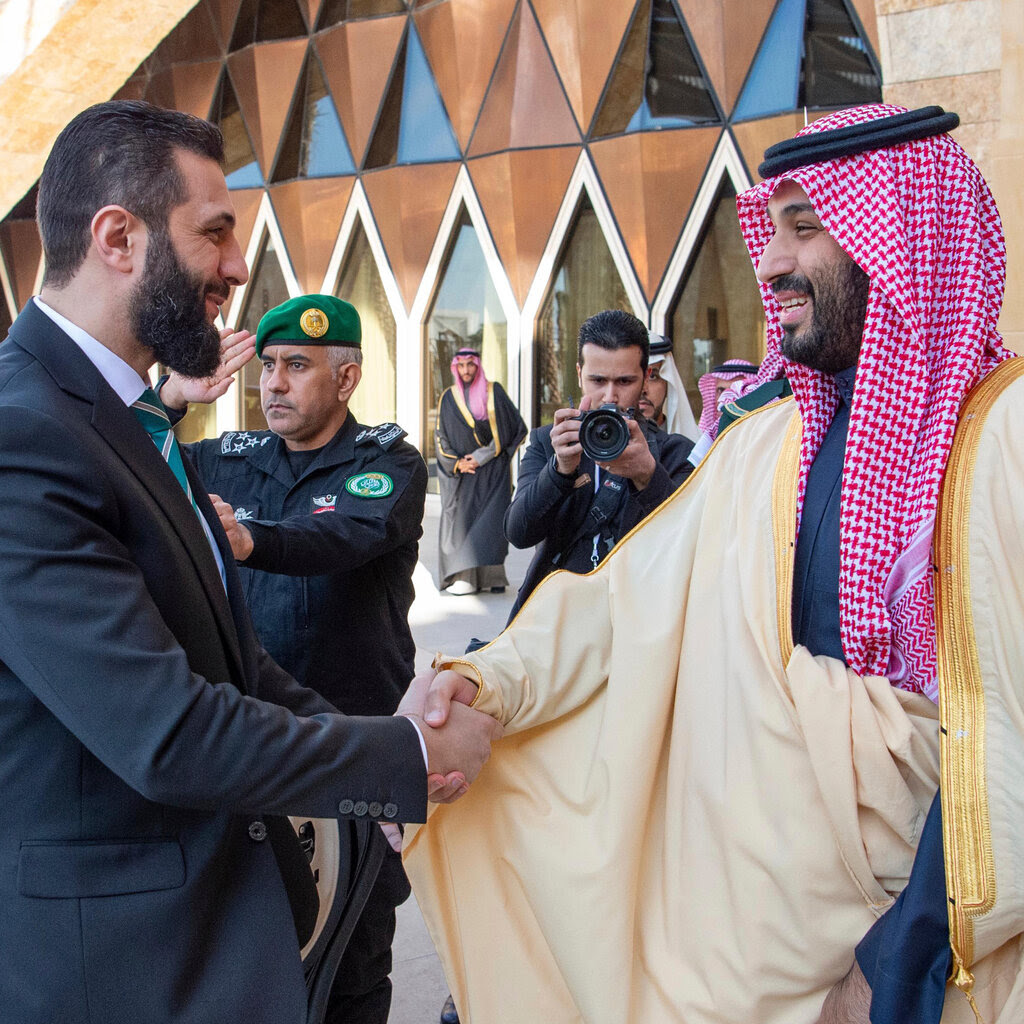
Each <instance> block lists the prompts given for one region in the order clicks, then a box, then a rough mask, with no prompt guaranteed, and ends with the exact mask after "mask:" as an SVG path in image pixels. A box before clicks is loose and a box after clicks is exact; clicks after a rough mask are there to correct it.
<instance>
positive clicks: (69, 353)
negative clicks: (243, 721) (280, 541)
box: [10, 302, 244, 680]
mask: <svg viewBox="0 0 1024 1024" xmlns="http://www.w3.org/2000/svg"><path fill="white" fill-rule="evenodd" d="M10 338H11V339H12V340H13V341H15V342H16V343H17V344H18V345H20V346H21V347H22V348H24V349H25V350H26V351H27V352H29V353H30V354H32V355H33V356H34V357H35V358H36V359H37V360H39V362H40V363H41V364H42V365H43V366H44V367H45V368H46V370H47V372H48V373H49V374H50V375H51V376H52V377H53V378H54V380H55V381H56V382H57V384H58V385H59V386H60V387H61V388H62V389H63V390H64V391H66V392H67V393H69V394H71V395H74V396H76V397H77V398H80V399H82V400H83V401H85V402H86V403H88V404H89V405H90V406H91V414H85V416H84V418H85V419H86V420H87V421H88V426H91V427H92V428H93V429H94V430H95V431H96V432H97V433H98V434H99V435H100V436H101V437H102V438H103V439H104V441H105V442H106V443H107V444H108V445H109V446H110V448H111V449H112V450H113V451H114V452H115V453H116V455H117V456H118V457H119V458H120V459H121V460H122V461H123V462H124V464H125V465H126V466H127V468H128V470H129V471H130V472H131V473H132V475H133V476H135V477H136V479H138V480H139V481H140V483H141V484H142V485H143V487H145V489H146V490H147V491H148V492H149V494H150V495H151V496H152V498H153V500H154V501H155V502H156V504H157V505H158V506H159V508H160V509H161V511H162V512H163V514H164V515H165V516H166V518H167V520H168V522H169V523H170V524H171V526H172V528H173V529H174V532H175V533H176V534H177V536H178V538H179V540H180V541H181V546H182V548H183V549H184V556H185V557H187V559H188V561H189V563H190V564H191V565H192V567H193V569H194V570H195V572H196V574H197V575H198V576H199V579H200V581H201V582H202V586H203V590H204V592H205V594H206V597H207V600H208V601H209V603H210V607H211V609H212V611H213V615H214V617H215V619H216V621H217V625H218V627H219V629H220V633H221V636H222V637H223V639H224V641H225V647H226V649H227V651H228V652H229V655H230V657H231V659H232V660H233V661H234V663H235V668H236V670H237V678H238V679H239V680H242V679H243V678H244V674H243V665H242V658H241V653H240V651H239V646H238V637H237V632H236V628H235V622H234V619H233V617H232V614H231V608H230V606H229V604H228V600H227V596H226V595H225V593H224V586H223V584H222V582H221V578H220V573H219V572H218V570H217V562H216V560H215V559H214V557H213V552H212V551H211V550H210V545H209V542H208V541H207V539H206V534H205V532H204V531H203V528H202V526H201V524H200V523H199V520H198V519H197V518H196V514H195V511H194V510H193V508H192V506H191V504H190V503H189V500H188V497H187V495H186V494H185V492H184V490H182V488H181V485H180V484H179V483H178V481H177V480H176V479H175V476H174V473H173V472H172V471H171V468H170V467H169V466H168V465H167V463H166V462H165V461H164V459H163V456H162V455H161V454H160V452H158V451H157V449H156V445H154V444H153V441H152V439H151V438H150V437H149V435H148V434H147V433H146V431H145V430H144V429H143V428H142V425H141V424H140V423H139V421H138V420H137V419H136V418H135V415H134V414H133V413H132V411H131V409H129V408H128V407H127V406H126V405H125V404H124V402H122V401H121V399H120V398H118V396H117V395H116V394H115V393H114V391H113V389H112V388H111V387H110V385H109V384H107V382H106V381H105V380H104V379H103V377H102V375H101V374H100V372H99V371H98V370H97V369H96V367H95V366H93V364H92V363H91V362H90V361H89V359H88V358H87V357H86V356H85V354H84V353H83V352H82V351H81V349H79V347H78V346H77V345H76V344H75V343H74V342H73V341H72V340H71V339H70V338H69V337H68V336H67V335H66V334H65V333H64V332H63V331H62V330H61V329H60V328H59V327H58V326H57V325H56V324H55V323H54V322H53V321H52V320H51V319H50V318H49V317H48V316H46V314H45V313H42V312H41V311H40V310H39V309H38V308H36V306H35V304H34V303H32V302H29V304H28V305H27V306H26V307H25V309H24V311H23V312H22V313H21V315H20V316H19V317H18V319H17V321H16V322H15V324H14V326H13V327H12V328H11V334H10ZM83 412H84V410H83ZM88 426H87V424H86V423H84V422H83V424H82V429H88ZM185 461H186V465H187V466H188V460H187V459H186V460H185ZM189 468H191V466H189ZM186 472H187V470H186ZM190 482H191V483H192V488H193V491H194V492H197V493H196V501H197V503H198V501H199V498H200V496H202V497H204V498H205V488H204V487H203V484H202V483H201V482H200V481H198V479H197V478H196V477H195V474H194V471H193V473H192V474H191V476H190ZM205 504H206V507H207V508H208V509H209V511H210V513H211V514H213V510H212V506H210V503H209V500H208V499H206V501H205ZM213 522H214V523H216V525H215V526H214V527H213V533H214V536H215V537H216V536H218V534H219V532H220V525H219V523H217V520H216V516H215V515H214V516H213ZM228 558H229V559H230V558H231V555H230V552H228ZM226 561H227V560H226Z"/></svg>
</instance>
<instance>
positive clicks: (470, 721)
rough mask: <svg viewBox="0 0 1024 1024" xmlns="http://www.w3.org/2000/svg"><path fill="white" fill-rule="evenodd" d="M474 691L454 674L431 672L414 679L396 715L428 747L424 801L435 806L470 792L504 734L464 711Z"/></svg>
mask: <svg viewBox="0 0 1024 1024" xmlns="http://www.w3.org/2000/svg"><path fill="white" fill-rule="evenodd" d="M476 691H477V687H476V683H474V682H472V681H471V680H469V679H467V678H466V677H465V676H462V675H459V673H458V672H452V671H450V670H449V671H445V672H434V671H433V670H430V671H427V672H423V673H421V674H420V675H418V676H416V677H415V678H414V679H413V681H412V683H410V684H409V689H408V690H407V691H406V694H405V696H404V697H403V698H402V702H401V704H399V705H398V710H397V711H396V712H395V714H396V715H404V716H405V717H406V718H411V719H412V720H413V721H414V722H415V723H416V724H417V725H418V726H419V729H420V733H421V734H422V736H423V741H424V743H425V744H426V747H427V796H428V797H429V799H430V800H431V801H432V802H434V803H443V804H447V803H452V802H453V801H455V800H457V799H458V798H459V797H460V796H462V795H463V794H464V793H465V792H466V790H468V789H469V784H470V783H471V782H472V781H473V780H474V779H475V778H476V777H477V775H478V774H479V773H480V769H481V768H482V767H483V766H484V762H485V761H486V760H487V758H488V757H490V754H491V744H492V743H493V742H494V741H495V740H498V739H501V736H502V733H503V732H504V730H503V729H502V727H501V724H500V723H499V722H497V721H495V719H493V718H491V716H490V715H485V714H483V713H482V712H480V711H474V710H473V709H472V708H470V707H469V706H468V705H469V704H470V702H471V701H472V700H473V698H474V697H475V696H476Z"/></svg>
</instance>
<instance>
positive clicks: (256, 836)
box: [249, 821, 267, 843]
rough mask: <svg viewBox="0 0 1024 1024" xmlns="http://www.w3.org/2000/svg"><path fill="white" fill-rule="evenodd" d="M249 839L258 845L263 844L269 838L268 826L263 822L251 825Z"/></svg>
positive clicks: (255, 822)
mask: <svg viewBox="0 0 1024 1024" xmlns="http://www.w3.org/2000/svg"><path fill="white" fill-rule="evenodd" d="M249 838H250V839H251V840H253V842H256V843H262V842H263V840H264V839H266V838H267V826H266V825H264V824H263V822H262V821H253V822H250V823H249Z"/></svg>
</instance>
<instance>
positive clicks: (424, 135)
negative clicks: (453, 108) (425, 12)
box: [366, 23, 461, 168]
mask: <svg viewBox="0 0 1024 1024" xmlns="http://www.w3.org/2000/svg"><path fill="white" fill-rule="evenodd" d="M460 156H461V152H460V150H459V145H458V143H457V142H456V141H455V133H454V132H453V131H452V125H451V122H450V121H449V120H448V112H447V111H446V110H445V108H444V103H443V101H442V100H441V93H440V92H439V91H438V88H437V83H436V82H435V81H434V74H433V72H432V71H431V70H430V64H429V63H428V61H427V55H426V54H425V53H424V52H423V45H422V43H420V37H419V35H418V34H417V32H416V29H415V27H414V26H413V25H412V24H411V23H410V25H409V29H408V31H407V33H406V36H405V39H404V41H403V42H402V46H401V48H400V50H399V52H398V60H397V61H396V63H395V70H394V73H393V74H392V76H391V82H390V84H389V85H388V91H387V96H386V98H385V100H384V105H383V107H382V109H381V114H380V120H379V122H378V124H377V128H376V130H375V131H374V133H373V139H372V140H371V142H370V149H369V152H368V153H367V156H366V167H367V168H372V167H388V166H390V165H391V164H420V163H433V162H437V161H440V160H458V159H459V157H460Z"/></svg>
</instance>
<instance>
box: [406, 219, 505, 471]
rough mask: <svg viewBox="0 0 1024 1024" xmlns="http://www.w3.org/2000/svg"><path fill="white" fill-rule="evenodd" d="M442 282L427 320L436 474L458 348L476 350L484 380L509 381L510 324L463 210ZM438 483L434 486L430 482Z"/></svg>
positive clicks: (429, 443)
mask: <svg viewBox="0 0 1024 1024" xmlns="http://www.w3.org/2000/svg"><path fill="white" fill-rule="evenodd" d="M443 266H444V270H443V271H442V274H441V286H440V288H438V291H437V296H436V297H435V299H434V304H433V306H432V307H431V310H430V315H429V317H428V318H427V395H426V403H427V435H426V449H427V460H428V465H430V469H431V476H433V475H434V474H435V473H436V469H435V467H434V464H433V458H434V428H435V427H436V426H437V403H438V402H439V401H440V400H441V395H442V394H443V393H444V391H445V389H446V388H448V387H450V386H451V384H452V372H451V362H452V358H453V357H454V355H455V353H456V352H458V350H459V349H460V348H464V347H465V348H473V349H476V350H477V351H478V352H479V353H480V358H481V361H482V363H483V368H484V373H486V374H487V379H488V380H496V381H499V382H500V383H501V384H502V385H504V384H505V383H506V381H507V379H508V377H507V367H508V324H507V323H506V321H505V311H504V310H503V309H502V306H501V302H500V301H499V300H498V292H497V290H496V289H495V287H494V282H493V281H492V280H491V275H490V273H489V272H488V270H487V263H486V261H485V260H484V252H483V249H481V247H480V240H479V239H478V238H477V236H476V228H474V227H473V222H472V221H471V220H470V219H469V214H468V213H467V212H466V210H465V208H463V209H462V212H461V214H460V216H459V220H458V222H457V224H456V226H455V231H454V233H453V235H452V242H451V245H450V247H449V250H448V254H447V257H446V258H445V261H444V264H443ZM433 486H435V487H436V485H433Z"/></svg>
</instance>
